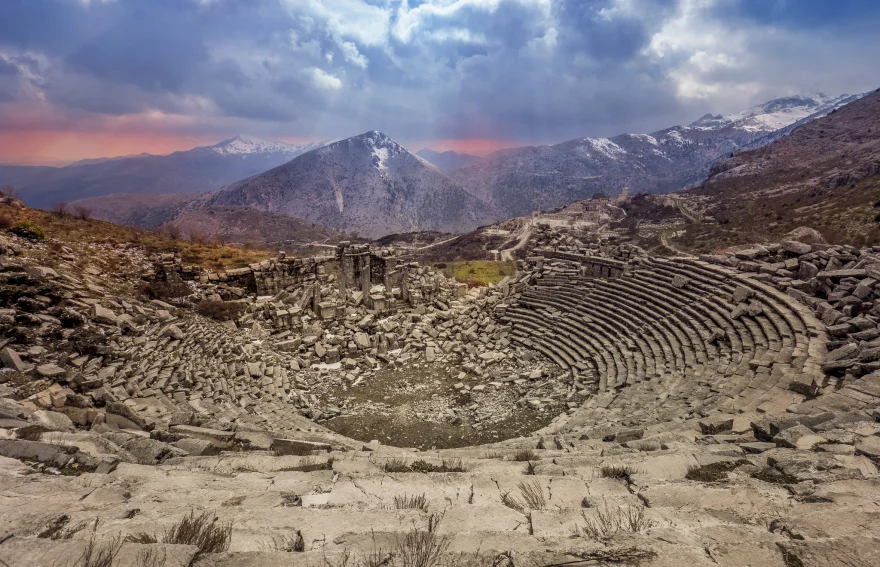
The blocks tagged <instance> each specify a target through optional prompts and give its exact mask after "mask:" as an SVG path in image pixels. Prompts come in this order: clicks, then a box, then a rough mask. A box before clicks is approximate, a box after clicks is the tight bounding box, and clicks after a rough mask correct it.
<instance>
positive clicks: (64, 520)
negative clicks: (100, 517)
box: [37, 515, 98, 540]
mask: <svg viewBox="0 0 880 567" xmlns="http://www.w3.org/2000/svg"><path fill="white" fill-rule="evenodd" d="M69 522H70V517H69V516H67V515H61V516H58V517H57V518H55V519H54V520H52V523H51V524H49V526H48V527H47V528H46V529H45V530H43V531H42V532H40V533H39V534H38V535H37V537H38V538H41V539H52V540H60V539H72V538H73V536H75V535H76V534H78V533H79V532H81V531H83V530H84V529H86V528H87V527H88V526H89V522H80V523H78V524H75V525H73V526H70V527H68V526H67V524H68V523H69ZM97 526H98V524H97V519H96V520H95V527H97Z"/></svg>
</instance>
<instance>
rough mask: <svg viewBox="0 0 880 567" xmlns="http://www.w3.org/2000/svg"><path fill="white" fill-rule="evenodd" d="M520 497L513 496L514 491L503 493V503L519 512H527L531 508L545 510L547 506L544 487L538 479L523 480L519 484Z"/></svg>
mask: <svg viewBox="0 0 880 567" xmlns="http://www.w3.org/2000/svg"><path fill="white" fill-rule="evenodd" d="M517 490H519V494H520V497H519V498H517V497H516V496H512V495H511V494H510V493H511V492H512V491H507V492H505V493H504V494H502V495H501V503H502V504H504V505H505V506H507V507H508V508H512V509H514V510H516V511H517V512H519V513H520V514H526V513H528V511H529V510H544V509H546V508H547V499H546V498H545V496H544V488H543V487H542V486H541V483H540V482H538V481H537V480H533V481H531V482H528V483H527V482H521V483H519V485H518V486H517Z"/></svg>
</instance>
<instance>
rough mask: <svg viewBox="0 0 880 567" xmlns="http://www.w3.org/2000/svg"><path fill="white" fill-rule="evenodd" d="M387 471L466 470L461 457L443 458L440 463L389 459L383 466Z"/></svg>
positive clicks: (450, 471)
mask: <svg viewBox="0 0 880 567" xmlns="http://www.w3.org/2000/svg"><path fill="white" fill-rule="evenodd" d="M383 469H384V471H385V472H387V473H405V472H416V473H452V472H467V468H465V466H464V464H463V463H462V460H461V459H448V460H447V459H444V460H443V463H442V464H440V465H435V464H432V463H429V462H427V461H423V460H421V459H420V460H418V461H415V462H413V463H411V464H410V463H407V461H406V460H405V459H391V460H389V461H386V462H385V465H384V467H383Z"/></svg>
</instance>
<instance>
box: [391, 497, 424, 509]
mask: <svg viewBox="0 0 880 567" xmlns="http://www.w3.org/2000/svg"><path fill="white" fill-rule="evenodd" d="M394 508H395V509H397V510H421V511H423V512H427V511H428V499H427V498H425V495H424V494H412V495H410V494H401V495H398V496H395V497H394Z"/></svg>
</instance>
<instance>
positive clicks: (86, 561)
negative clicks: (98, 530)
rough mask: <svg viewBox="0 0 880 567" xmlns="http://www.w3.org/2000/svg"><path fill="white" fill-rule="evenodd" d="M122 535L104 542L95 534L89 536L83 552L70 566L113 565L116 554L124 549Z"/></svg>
mask: <svg viewBox="0 0 880 567" xmlns="http://www.w3.org/2000/svg"><path fill="white" fill-rule="evenodd" d="M122 543H123V541H122V537H121V536H116V537H114V538H112V539H110V540H109V541H107V542H104V543H98V540H97V539H96V537H95V534H92V537H91V538H89V541H88V543H87V544H86V548H85V549H84V550H83V552H82V554H81V555H80V556H79V557H77V558H76V559H74V561H73V563H68V564H67V565H69V566H70V567H113V563H114V561H116V556H117V555H119V551H120V550H121V549H122Z"/></svg>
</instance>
